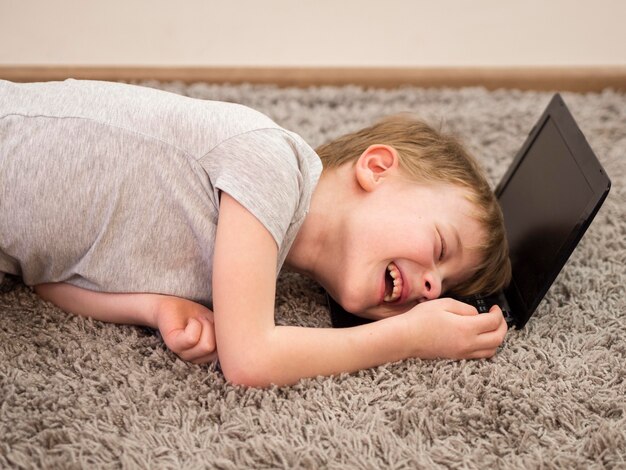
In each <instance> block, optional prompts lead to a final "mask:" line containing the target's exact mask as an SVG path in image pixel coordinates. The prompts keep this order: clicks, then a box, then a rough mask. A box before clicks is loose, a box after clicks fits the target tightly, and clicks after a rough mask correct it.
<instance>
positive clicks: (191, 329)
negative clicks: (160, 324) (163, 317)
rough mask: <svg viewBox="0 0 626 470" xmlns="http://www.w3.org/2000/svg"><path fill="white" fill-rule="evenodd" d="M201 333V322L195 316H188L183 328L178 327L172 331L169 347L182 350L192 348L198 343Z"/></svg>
mask: <svg viewBox="0 0 626 470" xmlns="http://www.w3.org/2000/svg"><path fill="white" fill-rule="evenodd" d="M201 333H202V324H201V323H200V322H199V321H198V320H196V319H195V318H190V319H189V320H188V321H187V326H186V327H185V329H184V330H182V329H179V330H178V331H176V330H175V331H173V332H172V336H171V337H172V340H171V343H172V346H171V349H172V350H174V351H176V352H182V351H185V350H187V349H190V348H193V347H194V346H195V345H196V344H197V343H198V341H199V339H200V335H201Z"/></svg>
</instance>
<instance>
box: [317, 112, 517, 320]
mask: <svg viewBox="0 0 626 470" xmlns="http://www.w3.org/2000/svg"><path fill="white" fill-rule="evenodd" d="M377 146H380V147H381V148H382V149H383V150H384V148H386V147H388V148H390V149H392V150H393V151H394V152H393V153H394V154H395V155H396V157H395V158H397V162H398V167H399V170H400V171H399V173H401V174H402V175H403V176H404V179H405V180H407V181H410V182H411V184H413V186H416V187H418V186H419V187H420V188H423V191H422V190H420V191H422V192H416V193H412V194H416V195H417V197H418V198H419V200H415V201H412V203H413V204H414V206H415V208H416V209H417V212H416V213H419V211H420V209H421V208H420V204H423V203H426V202H425V201H427V203H428V204H431V205H433V204H434V205H437V204H438V201H436V200H434V198H435V197H436V195H438V194H441V197H442V198H443V197H451V198H453V199H454V198H455V197H456V198H458V199H456V202H455V204H456V205H455V206H450V205H448V208H447V209H446V208H445V207H446V205H445V204H442V209H441V210H442V211H447V212H446V216H447V217H448V218H450V217H456V218H457V220H456V221H455V224H454V226H455V227H456V228H457V230H455V232H460V233H461V235H462V238H463V239H464V240H471V245H472V246H470V247H466V248H469V250H470V251H471V252H472V257H471V263H470V264H468V262H467V259H468V258H467V256H466V257H465V264H463V269H464V270H468V271H469V272H466V273H465V274H466V275H464V276H463V277H462V278H458V276H457V278H458V279H457V281H456V282H452V283H448V284H447V285H446V283H443V284H442V286H441V289H442V290H444V291H445V292H437V294H446V295H458V296H466V295H471V294H475V293H479V292H480V293H492V292H495V291H497V290H499V289H501V288H503V287H505V286H506V285H507V284H508V282H509V280H510V275H511V274H510V272H511V268H510V261H509V257H508V245H507V241H506V235H505V230H504V222H503V217H502V212H501V210H500V206H499V204H498V202H497V200H496V197H495V195H494V194H493V192H492V190H491V188H490V186H489V184H488V182H487V180H486V179H485V177H484V175H483V173H482V171H481V169H480V167H479V166H478V164H477V163H476V161H475V160H474V159H473V158H472V157H471V156H470V155H469V153H468V152H467V151H466V150H465V148H464V147H463V146H462V145H461V144H460V142H459V141H458V140H457V139H456V138H454V137H453V136H451V135H448V134H444V133H441V132H438V131H436V130H435V129H433V128H432V127H430V126H429V125H428V124H426V123H424V122H423V121H421V120H418V119H416V118H414V117H412V116H410V115H397V116H391V117H388V118H385V119H383V120H382V121H380V122H378V123H376V124H374V125H372V126H370V127H367V128H365V129H362V130H360V131H357V132H354V133H351V134H347V135H345V136H342V137H340V138H338V139H336V140H334V141H332V142H330V143H328V144H325V145H322V146H321V147H319V148H318V149H317V153H318V154H319V156H320V158H321V159H322V162H323V165H324V170H325V171H327V170H330V169H336V168H340V167H342V166H344V165H346V166H351V165H353V166H355V168H356V172H357V174H358V171H359V168H358V167H359V166H362V165H365V163H363V162H362V160H363V159H364V158H366V156H367V155H368V153H373V152H374V151H375V150H376V148H377ZM368 149H369V150H368ZM372 149H374V151H372ZM357 178H358V176H357ZM415 183H417V185H416V184H415ZM433 188H434V189H437V192H435V191H432V190H433ZM429 190H430V192H428V191H429ZM422 194H423V197H422V196H421V195H422ZM458 195H461V196H458ZM387 197H388V199H394V197H393V196H392V195H389V194H388V195H387ZM460 198H462V199H463V200H461V199H460ZM442 202H443V201H442ZM389 204H390V207H392V206H393V205H394V204H395V203H392V202H391V201H389ZM461 206H463V207H461ZM398 207H399V206H398ZM431 210H433V209H432V207H431ZM425 217H426V219H428V215H426V216H425ZM433 220H434V219H433ZM417 227H419V228H420V229H421V227H422V226H421V225H417ZM424 227H427V226H425V225H424ZM446 230H447V229H446ZM464 230H472V231H474V232H476V233H469V234H468V233H463V232H464ZM438 231H439V227H438V226H437V232H438ZM453 233H454V232H453ZM397 235H398V236H402V237H404V236H405V235H406V234H397ZM455 235H456V233H455ZM449 237H451V235H450V234H449ZM435 238H440V234H439V233H437V235H435ZM416 243H417V242H416ZM434 243H439V245H441V240H439V241H438V242H437V241H436V242H434ZM435 250H441V246H439V248H435ZM467 251H468V250H467V249H466V255H467ZM437 256H439V255H437ZM437 256H436V257H435V258H437ZM436 263H437V260H436V259H435V262H434V264H436ZM395 271H396V266H395V265H392V266H391V267H390V268H388V273H387V279H386V284H387V288H386V293H387V294H388V295H390V294H392V293H393V291H392V289H393V284H392V283H393V279H392V278H391V277H390V275H392V276H393V275H397V274H398V273H397V272H395ZM400 271H401V269H400ZM430 287H432V286H431V285H430V283H429V282H428V281H426V288H430ZM398 289H399V288H398ZM335 294H337V293H335ZM396 294H397V293H396ZM338 297H341V295H340V294H339V295H338ZM389 298H395V296H393V295H391V297H389ZM337 300H339V301H340V303H342V304H343V302H342V299H341V298H339V299H337ZM346 303H348V304H349V303H350V301H349V300H348V301H346ZM355 305H356V304H355ZM344 307H345V308H346V309H348V310H350V308H349V306H348V305H344ZM355 313H358V312H355ZM365 316H370V315H365ZM373 317H374V318H376V317H379V316H378V315H374V316H373Z"/></svg>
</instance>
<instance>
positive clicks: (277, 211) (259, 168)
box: [199, 128, 303, 249]
mask: <svg viewBox="0 0 626 470" xmlns="http://www.w3.org/2000/svg"><path fill="white" fill-rule="evenodd" d="M199 163H200V165H201V166H202V167H203V168H204V169H205V171H207V173H208V175H209V179H210V180H211V183H212V185H213V190H214V193H215V194H214V198H215V201H219V191H225V192H226V193H228V194H229V195H230V196H231V197H233V198H234V199H235V200H237V202H239V203H240V204H241V205H242V206H243V207H245V208H246V209H247V210H248V211H250V212H251V213H252V214H253V215H254V216H255V217H256V218H257V219H258V220H259V221H260V222H261V223H262V224H263V225H264V226H265V227H266V228H267V230H268V231H269V232H270V233H271V234H272V236H273V237H274V240H275V241H276V244H277V245H278V248H279V249H280V248H281V247H282V245H283V241H284V239H285V234H286V233H287V231H288V229H289V226H290V225H291V224H292V221H293V220H294V218H299V216H300V215H299V205H300V200H301V197H300V196H301V194H300V193H301V188H302V184H303V175H302V171H301V168H300V160H299V158H298V146H297V144H296V143H295V142H294V141H293V139H292V137H291V136H290V134H289V133H288V132H286V131H284V130H282V129H273V128H270V129H259V130H253V131H249V132H245V133H242V134H239V135H236V136H233V137H231V138H230V139H227V140H225V141H223V142H222V143H220V144H219V145H217V146H216V147H215V148H213V149H212V150H211V151H210V152H208V153H207V154H206V155H204V156H203V157H202V158H201V159H200V161H199Z"/></svg>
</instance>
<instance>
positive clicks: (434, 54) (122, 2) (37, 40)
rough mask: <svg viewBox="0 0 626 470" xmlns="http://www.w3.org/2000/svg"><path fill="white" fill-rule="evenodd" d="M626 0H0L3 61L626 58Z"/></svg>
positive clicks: (407, 63)
mask: <svg viewBox="0 0 626 470" xmlns="http://www.w3.org/2000/svg"><path fill="white" fill-rule="evenodd" d="M625 20H626V1H624V0H524V1H521V0H520V1H513V0H510V1H507V0H473V1H471V0H430V1H423V0H415V1H409V0H377V1H374V0H214V1H211V0H178V1H176V0H169V1H168V0H106V1H101V0H0V65H27V64H28V65H55V64H56V65H139V66H150V65H163V66H167V65H172V66H385V67H390V66H399V67H421V66H529V65H530V66H533V65H537V66H546V65H548V66H551V65H555V66H581V65H582V66H585V65H620V66H623V65H626V27H625V25H624V22H625Z"/></svg>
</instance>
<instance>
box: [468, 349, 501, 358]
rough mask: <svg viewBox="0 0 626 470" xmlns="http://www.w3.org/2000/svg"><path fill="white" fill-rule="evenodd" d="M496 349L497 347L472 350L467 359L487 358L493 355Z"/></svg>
mask: <svg viewBox="0 0 626 470" xmlns="http://www.w3.org/2000/svg"><path fill="white" fill-rule="evenodd" d="M497 351H498V349H497V348H493V349H481V350H479V351H474V352H472V353H471V354H469V356H468V359H489V358H490V357H493V356H495V355H496V352H497Z"/></svg>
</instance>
